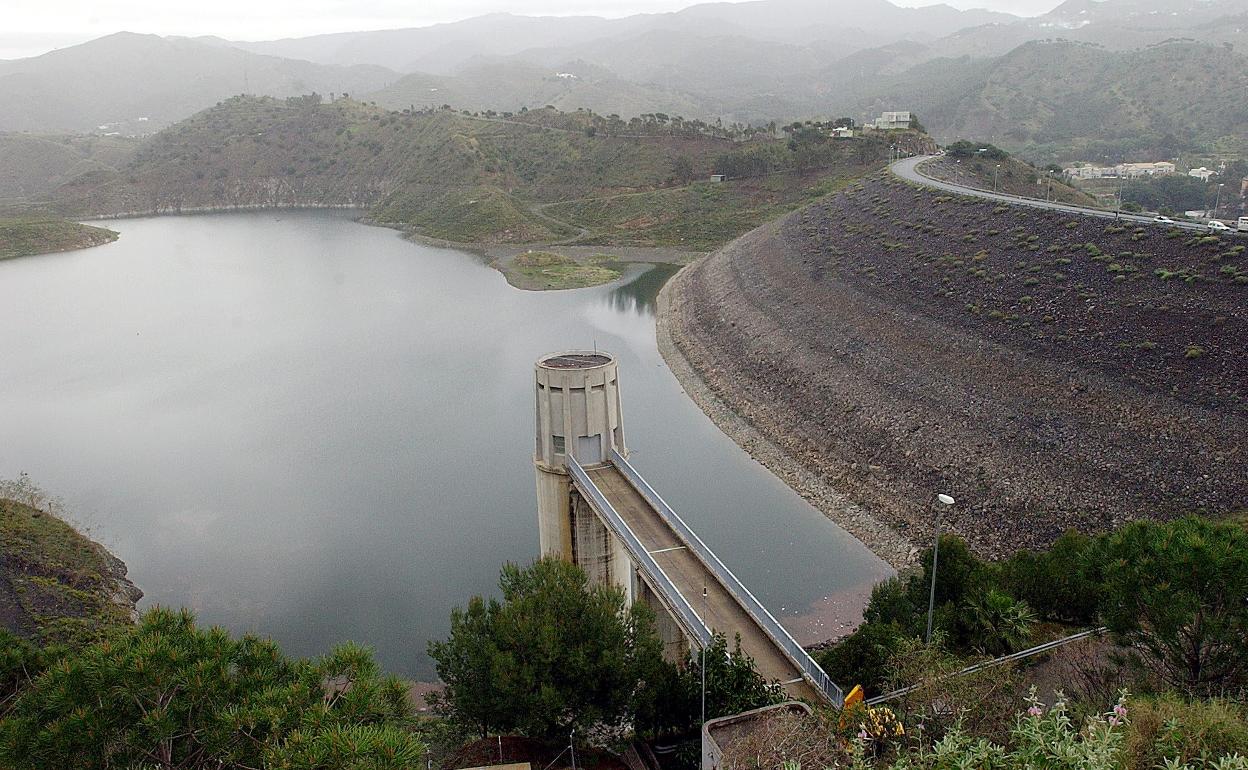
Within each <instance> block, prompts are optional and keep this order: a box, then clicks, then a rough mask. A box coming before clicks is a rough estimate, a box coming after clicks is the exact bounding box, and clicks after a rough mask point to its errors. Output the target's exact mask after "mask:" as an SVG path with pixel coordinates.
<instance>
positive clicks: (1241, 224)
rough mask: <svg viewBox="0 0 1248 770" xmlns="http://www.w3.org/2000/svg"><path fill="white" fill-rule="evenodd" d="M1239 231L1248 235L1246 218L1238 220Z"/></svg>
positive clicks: (1247, 220) (1247, 219) (1247, 218)
mask: <svg viewBox="0 0 1248 770" xmlns="http://www.w3.org/2000/svg"><path fill="white" fill-rule="evenodd" d="M1239 231H1240V232H1241V233H1248V217H1240V218H1239Z"/></svg>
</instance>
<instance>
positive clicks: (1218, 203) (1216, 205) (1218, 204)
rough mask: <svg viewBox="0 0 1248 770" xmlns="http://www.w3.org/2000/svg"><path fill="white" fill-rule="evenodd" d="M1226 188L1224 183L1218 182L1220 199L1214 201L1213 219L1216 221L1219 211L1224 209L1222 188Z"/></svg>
mask: <svg viewBox="0 0 1248 770" xmlns="http://www.w3.org/2000/svg"><path fill="white" fill-rule="evenodd" d="M1224 186H1225V184H1224V183H1223V182H1218V197H1217V198H1215V199H1214V203H1213V218H1214V219H1217V218H1218V209H1220V208H1222V188H1223V187H1224ZM1205 200H1209V199H1208V198H1206V199H1205Z"/></svg>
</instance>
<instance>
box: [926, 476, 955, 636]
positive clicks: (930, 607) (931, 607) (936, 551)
mask: <svg viewBox="0 0 1248 770" xmlns="http://www.w3.org/2000/svg"><path fill="white" fill-rule="evenodd" d="M936 500H937V502H939V503H940V507H938V508H937V509H936V542H935V543H933V544H932V590H931V593H929V594H928V598H927V643H928V644H931V643H932V614H933V613H934V612H935V610H936V560H937V558H938V557H939V556H940V512H941V511H942V510H943V509H945V508H952V507H953V498H952V497H950V496H949V495H946V494H939V495H936Z"/></svg>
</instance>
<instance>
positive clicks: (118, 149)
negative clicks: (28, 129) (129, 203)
mask: <svg viewBox="0 0 1248 770" xmlns="http://www.w3.org/2000/svg"><path fill="white" fill-rule="evenodd" d="M138 144H139V143H138V141H136V140H133V139H124V138H121V137H111V136H56V135H48V136H37V135H33V134H0V200H3V199H5V198H24V199H34V200H41V199H44V198H46V197H47V196H48V195H49V194H50V193H51V192H52V191H53V190H55V189H56V188H57V187H59V186H60V185H62V184H64V183H66V182H68V181H69V180H71V179H73V178H75V177H77V176H81V175H82V174H86V173H88V172H91V171H107V170H115V169H117V168H118V167H120V166H123V165H125V164H126V163H128V162H129V161H130V158H131V157H132V156H133V155H134V151H135V149H137V147H138Z"/></svg>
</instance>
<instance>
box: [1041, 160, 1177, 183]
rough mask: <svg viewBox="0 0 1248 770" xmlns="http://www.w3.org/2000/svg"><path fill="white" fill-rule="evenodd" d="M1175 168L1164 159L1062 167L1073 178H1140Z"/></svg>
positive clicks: (1159, 174)
mask: <svg viewBox="0 0 1248 770" xmlns="http://www.w3.org/2000/svg"><path fill="white" fill-rule="evenodd" d="M1175 170H1176V169H1175V166H1174V164H1173V163H1171V162H1170V161H1166V160H1163V161H1158V162H1156V163H1119V164H1118V165H1116V166H1071V167H1070V168H1064V169H1062V173H1064V174H1065V175H1066V176H1068V177H1070V178H1072V179H1117V178H1119V177H1126V178H1127V179H1138V178H1140V177H1144V176H1164V175H1166V174H1173V173H1174V172H1175ZM1193 176H1195V175H1194V174H1193Z"/></svg>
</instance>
